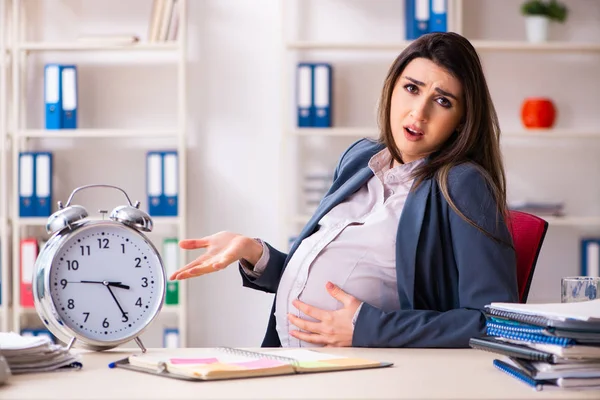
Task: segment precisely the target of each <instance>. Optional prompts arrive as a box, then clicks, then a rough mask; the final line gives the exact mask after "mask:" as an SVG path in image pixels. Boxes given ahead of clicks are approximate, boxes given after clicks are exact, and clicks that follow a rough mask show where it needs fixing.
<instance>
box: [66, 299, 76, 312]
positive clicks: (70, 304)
mask: <svg viewBox="0 0 600 400" xmlns="http://www.w3.org/2000/svg"><path fill="white" fill-rule="evenodd" d="M67 308H68V309H69V310H72V309H74V308H75V300H73V299H69V301H67Z"/></svg>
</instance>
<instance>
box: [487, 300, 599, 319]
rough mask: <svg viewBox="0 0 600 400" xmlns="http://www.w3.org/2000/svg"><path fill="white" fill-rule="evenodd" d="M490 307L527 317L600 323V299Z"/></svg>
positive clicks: (496, 304)
mask: <svg viewBox="0 0 600 400" xmlns="http://www.w3.org/2000/svg"><path fill="white" fill-rule="evenodd" d="M490 307H491V308H493V309H496V310H500V311H508V312H515V313H520V314H527V315H541V316H544V317H547V318H553V319H561V320H566V319H576V320H580V321H590V322H597V321H600V299H596V300H589V301H582V302H579V303H540V304H519V303H491V304H490Z"/></svg>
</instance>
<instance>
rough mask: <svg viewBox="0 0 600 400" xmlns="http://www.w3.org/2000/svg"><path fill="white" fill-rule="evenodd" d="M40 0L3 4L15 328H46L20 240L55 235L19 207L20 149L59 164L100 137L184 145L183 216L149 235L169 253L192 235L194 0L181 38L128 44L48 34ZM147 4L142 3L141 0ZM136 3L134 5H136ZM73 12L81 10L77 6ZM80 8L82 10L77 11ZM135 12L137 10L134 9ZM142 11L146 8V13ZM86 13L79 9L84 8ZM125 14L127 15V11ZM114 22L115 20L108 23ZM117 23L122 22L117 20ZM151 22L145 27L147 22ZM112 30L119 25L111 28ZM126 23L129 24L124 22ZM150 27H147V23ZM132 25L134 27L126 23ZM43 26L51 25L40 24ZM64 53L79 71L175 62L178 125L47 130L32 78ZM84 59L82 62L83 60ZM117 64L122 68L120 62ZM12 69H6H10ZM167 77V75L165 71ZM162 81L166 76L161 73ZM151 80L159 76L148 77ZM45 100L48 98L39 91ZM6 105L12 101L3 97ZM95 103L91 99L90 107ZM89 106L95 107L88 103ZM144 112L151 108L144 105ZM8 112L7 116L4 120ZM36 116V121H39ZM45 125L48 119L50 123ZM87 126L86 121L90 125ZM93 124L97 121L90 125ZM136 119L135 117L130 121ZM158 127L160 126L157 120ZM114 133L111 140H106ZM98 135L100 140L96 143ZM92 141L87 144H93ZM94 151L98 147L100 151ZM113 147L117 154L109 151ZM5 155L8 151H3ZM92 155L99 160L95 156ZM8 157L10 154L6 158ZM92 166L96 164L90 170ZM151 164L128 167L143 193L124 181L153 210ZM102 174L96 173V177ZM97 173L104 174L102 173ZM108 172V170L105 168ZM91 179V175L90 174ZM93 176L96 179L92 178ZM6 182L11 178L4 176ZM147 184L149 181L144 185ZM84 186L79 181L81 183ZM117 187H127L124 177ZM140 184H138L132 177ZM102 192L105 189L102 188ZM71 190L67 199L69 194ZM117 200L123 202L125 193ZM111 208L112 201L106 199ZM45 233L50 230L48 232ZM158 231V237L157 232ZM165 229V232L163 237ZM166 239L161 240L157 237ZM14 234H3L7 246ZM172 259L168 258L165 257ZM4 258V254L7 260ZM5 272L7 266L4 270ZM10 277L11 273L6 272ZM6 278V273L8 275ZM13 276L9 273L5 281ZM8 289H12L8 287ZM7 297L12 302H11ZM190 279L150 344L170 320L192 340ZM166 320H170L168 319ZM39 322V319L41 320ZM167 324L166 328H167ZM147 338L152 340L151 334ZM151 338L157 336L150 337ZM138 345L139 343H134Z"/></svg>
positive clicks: (161, 221)
mask: <svg viewBox="0 0 600 400" xmlns="http://www.w3.org/2000/svg"><path fill="white" fill-rule="evenodd" d="M33 1H34V0H0V2H2V4H5V3H7V4H8V3H10V6H11V7H10V9H11V12H10V15H7V16H6V19H7V20H10V21H11V23H12V25H11V26H12V29H11V32H10V33H11V35H10V37H11V40H10V42H9V43H8V46H9V50H10V52H11V54H13V55H14V57H12V58H11V61H10V62H11V65H10V67H11V68H10V69H11V74H10V76H9V77H8V78H7V79H10V81H11V83H12V85H11V86H12V87H11V90H10V92H9V91H8V89H6V86H2V91H1V92H2V94H1V95H2V96H4V98H6V99H7V100H8V101H9V103H10V104H11V113H10V121H11V125H10V127H9V128H4V127H5V125H4V124H2V128H0V129H2V131H1V132H2V133H3V135H2V138H3V142H2V143H3V144H4V139H8V141H9V142H10V144H11V145H10V147H9V153H8V155H9V157H8V158H9V160H10V168H9V170H10V174H9V173H7V172H6V171H7V170H6V169H4V170H2V172H3V174H4V175H2V176H3V177H7V178H10V182H11V184H10V185H9V186H8V187H7V188H6V189H7V191H6V192H5V193H9V196H3V198H4V197H9V198H10V204H9V209H8V212H7V215H8V216H9V219H10V221H11V222H12V223H11V225H10V229H8V230H6V233H5V234H6V235H7V236H10V238H11V243H12V246H11V247H10V248H9V249H8V251H7V252H3V254H6V253H10V256H11V257H10V264H8V263H6V264H5V265H10V266H11V267H10V268H6V269H5V270H8V271H10V272H11V274H10V281H11V284H10V285H6V284H4V286H5V287H6V286H9V287H10V289H11V291H10V292H11V295H10V299H11V304H12V307H11V308H10V313H3V315H6V316H5V317H3V318H5V319H6V321H5V324H6V325H7V326H8V327H10V329H11V330H13V331H16V332H19V331H21V329H23V328H29V327H35V328H40V327H41V326H40V325H39V321H37V320H36V318H37V317H36V312H35V309H33V308H25V307H22V306H21V302H20V273H19V271H20V239H21V238H22V237H24V236H27V235H28V236H35V237H37V238H38V239H39V240H46V239H47V238H48V235H47V234H45V230H44V229H43V228H44V227H45V226H46V223H47V218H46V217H21V216H20V214H19V198H18V166H19V165H18V159H19V153H20V152H22V151H28V150H31V149H33V150H36V151H37V150H43V151H54V150H56V151H57V153H56V155H55V156H54V160H53V161H54V164H55V165H56V163H57V158H58V157H61V156H64V155H65V154H66V155H70V154H73V153H77V152H78V151H79V149H80V148H82V149H83V148H89V147H90V146H92V147H93V146H95V143H102V145H103V147H101V146H98V147H99V148H102V149H104V148H109V149H112V148H115V149H116V148H119V147H123V146H124V143H126V146H129V147H128V148H127V151H128V152H129V148H131V149H132V150H133V151H137V154H141V153H145V152H146V151H149V150H156V149H157V148H158V149H161V148H167V149H170V150H176V151H177V154H178V165H177V167H178V181H177V188H178V215H177V216H175V217H159V216H152V220H153V222H154V229H153V232H152V233H150V234H148V237H149V239H150V240H151V241H153V243H154V245H155V246H156V248H157V249H158V250H159V252H161V254H162V238H163V237H177V238H184V237H186V236H187V220H188V218H187V201H186V199H187V193H186V190H187V183H186V182H187V173H186V165H187V150H186V146H187V121H186V119H187V87H188V85H187V31H188V27H187V22H188V21H187V15H188V3H189V1H188V0H177V1H176V7H177V8H178V27H177V38H176V39H175V40H173V39H170V40H169V41H152V40H144V41H137V42H134V43H130V44H120V43H114V42H111V41H108V40H107V41H97V42H92V43H90V42H79V41H76V40H63V39H61V40H55V38H51V39H48V38H46V37H45V35H44V32H41V34H40V32H37V31H35V29H36V26H34V24H35V22H32V19H31V18H32V15H36V14H35V12H39V10H36V9H35V7H37V6H33V5H32V4H31V3H32V2H33ZM115 4H117V3H114V2H113V3H112V5H111V4H109V3H103V4H100V3H95V4H93V5H94V6H96V7H104V9H103V14H102V15H103V16H104V11H107V12H108V11H110V10H111V9H113V11H114V12H117V13H120V12H123V10H120V8H121V7H114V5H115ZM138 4H142V2H138ZM144 4H147V6H146V5H144V7H148V8H147V10H148V13H147V14H144V15H147V21H148V23H150V22H151V18H150V11H151V7H152V5H153V1H152V0H148V1H147V2H144ZM56 6H58V7H69V5H68V4H66V3H65V2H62V1H56ZM132 7H133V6H132ZM69 11H73V10H69ZM76 11H77V10H75V13H76ZM129 11H130V12H131V9H130V10H129ZM140 15H141V14H140ZM76 17H77V18H79V17H80V16H79V15H76ZM122 17H123V16H122V15H121V14H119V18H122ZM52 23H54V21H51V20H48V21H46V24H52ZM108 24H109V25H110V24H111V22H108ZM113 25H114V23H113ZM147 26H148V25H146V27H144V28H143V29H147ZM111 29H115V28H114V27H111ZM118 29H122V27H121V28H118ZM139 29H142V28H139ZM139 29H138V31H139ZM126 30H127V29H126ZM32 31H33V32H34V33H38V37H36V38H34V39H32V38H31V37H30V36H32V35H31V32H32ZM40 31H43V29H41V28H40ZM139 33H140V35H139V36H143V34H144V33H145V32H143V31H140V32H139ZM143 53H154V54H155V56H153V57H152V58H149V59H148V60H146V59H144V58H143V57H139V56H138V55H139V54H143ZM121 54H130V55H131V56H130V57H127V58H126V59H124V58H123V57H118V56H117V55H121ZM55 58H57V59H60V60H64V59H68V60H69V61H70V62H69V63H70V64H76V65H80V66H79V68H78V70H79V71H78V75H81V73H84V72H85V68H86V67H90V66H93V67H94V68H95V71H94V72H96V73H98V74H101V73H102V72H103V69H102V68H103V67H104V66H105V65H106V62H105V61H106V60H109V61H110V62H111V63H112V65H111V68H113V69H114V68H119V69H120V68H122V69H123V70H125V69H135V68H139V67H144V68H153V67H154V66H156V65H162V64H167V65H168V66H169V68H171V70H172V72H173V74H174V78H173V82H174V83H173V88H172V89H173V93H174V99H173V101H172V108H173V110H172V111H171V115H173V117H174V123H173V124H172V126H168V127H166V128H152V127H144V126H140V127H136V126H129V127H125V128H118V127H117V128H114V127H104V126H102V123H101V122H98V121H92V123H87V124H81V123H78V126H79V125H81V127H78V129H61V130H46V129H40V128H39V123H37V122H35V121H36V118H35V117H36V116H35V115H31V111H29V109H30V107H27V105H28V104H30V103H31V102H32V101H37V98H36V99H33V100H32V99H31V98H30V96H31V94H30V91H28V87H27V85H28V84H31V83H30V82H31V81H32V79H33V78H35V76H32V75H33V74H32V71H35V69H34V68H35V67H36V66H37V67H38V70H39V68H40V66H41V65H43V64H44V62H54V61H53V60H54V59H55ZM80 62H81V64H79V63H80ZM115 65H116V67H115ZM3 71H4V68H3ZM159 78H160V76H159ZM157 81H158V80H157ZM80 82H81V80H79V83H78V86H79V88H78V92H79V94H78V97H79V101H78V103H79V104H78V107H79V108H80V109H79V110H78V113H79V120H80V121H81V117H82V114H84V113H85V112H86V109H85V108H82V107H80V106H81V103H82V101H81V98H82V95H81V94H82V93H83V92H84V91H85V90H86V89H85V87H82V86H81V83H80ZM148 85H149V86H151V83H149V84H148ZM118 89H122V90H127V86H125V87H119V88H118ZM39 99H40V101H42V100H41V99H42V97H39ZM2 104H5V102H2ZM90 106H93V104H91V105H90V104H88V105H87V107H90ZM88 111H91V110H89V109H88ZM142 112H143V111H142ZM1 117H2V115H0V120H2V121H3V119H2V118H1ZM32 121H34V122H32ZM42 125H43V122H42ZM84 125H85V126H84ZM90 125H91V126H90ZM130 125H131V124H130ZM151 126H152V125H151ZM105 139H108V140H105ZM94 141H95V142H94ZM86 146H87V147H86ZM93 153H94V152H92V154H93ZM109 154H110V153H109ZM93 155H94V156H95V154H93ZM102 156H106V154H100V150H99V151H98V155H97V157H99V159H100V157H102ZM3 160H5V158H3ZM90 161H92V160H90ZM3 162H4V161H3ZM94 165H95V164H94V162H89V163H88V162H87V160H86V162H84V163H83V164H78V165H76V168H77V169H81V171H78V173H79V174H80V175H84V178H85V177H87V176H88V173H87V172H86V169H85V168H94ZM89 171H90V172H92V170H89ZM145 171H146V165H145V163H144V164H140V165H138V166H137V167H136V166H134V168H132V169H131V170H130V171H127V174H128V175H130V179H129V180H126V181H127V182H135V183H137V186H139V187H142V186H143V188H144V190H143V192H142V193H140V191H139V190H138V193H140V194H141V195H140V194H132V190H129V188H128V187H127V186H124V187H122V188H123V189H124V190H125V191H126V192H127V193H128V195H129V196H130V197H131V199H132V200H133V201H135V200H139V201H141V209H144V210H146V211H147V207H148V204H146V203H147V197H146V195H145V193H146V192H145V181H146V172H145ZM109 172H110V174H113V175H114V174H117V175H122V174H119V173H118V172H117V171H115V170H113V171H109ZM59 174H60V171H57V168H56V167H55V168H54V171H53V177H52V178H53V180H54V183H56V181H57V180H59V179H60V178H61V176H59ZM93 175H94V174H90V176H93ZM96 175H97V174H96ZM101 176H104V175H101ZM86 179H87V178H86ZM90 179H91V178H90ZM102 179H106V180H110V181H111V182H97V181H94V182H86V183H85V184H90V183H112V179H114V178H113V177H110V176H109V175H106V178H102ZM2 182H3V183H2V184H3V185H4V182H6V180H5V179H2ZM141 183H143V184H141ZM53 186H54V188H55V190H54V193H53V194H52V205H53V207H52V211H53V212H54V211H55V210H56V202H57V201H58V200H61V201H62V202H63V203H64V202H65V201H66V197H65V196H68V195H69V194H70V193H71V191H72V190H73V189H75V186H74V187H70V186H69V187H64V186H63V187H62V188H61V191H60V193H57V191H56V187H57V186H56V185H55V184H53ZM76 186H79V185H76ZM117 186H120V185H118V184H117ZM132 186H135V185H133V183H132ZM134 191H135V188H134ZM100 193H101V192H100ZM63 197H65V198H63ZM117 201H123V199H119V200H117ZM120 204H123V203H117V204H113V203H112V201H111V202H110V203H108V204H107V205H106V207H108V209H109V210H110V209H112V207H116V206H118V205H120ZM82 205H83V206H84V207H86V208H88V205H87V204H85V202H84V201H82ZM103 207H104V205H103ZM88 211H89V212H90V217H91V218H100V216H98V215H96V213H95V211H96V210H93V209H89V208H88ZM40 232H43V234H40ZM157 235H158V236H157ZM161 235H162V236H161ZM157 238H160V239H157ZM5 242H6V241H5V240H3V241H2V243H3V246H4V243H5ZM178 256H179V263H180V264H181V263H185V262H186V261H185V260H186V257H187V254H186V253H185V252H184V251H181V250H180V251H179V254H178ZM163 258H164V257H163ZM3 261H4V260H3ZM3 274H5V272H4V271H3ZM3 277H4V275H3ZM3 280H4V279H3ZM5 282H6V283H8V280H6V281H5ZM3 293H4V290H3ZM3 304H4V302H3ZM187 315H188V312H187V284H186V282H180V283H179V303H178V304H177V305H166V304H165V305H163V308H162V311H161V315H160V316H159V317H158V318H157V320H155V321H154V322H153V324H152V325H151V326H150V328H149V329H147V330H146V331H145V332H144V333H143V334H142V338H143V340H144V341H145V344H146V346H148V347H160V346H161V345H162V340H163V331H162V329H163V327H164V328H177V329H178V331H179V347H186V346H187V331H188V321H187ZM165 324H166V325H165ZM33 325H35V326H33ZM159 331H160V332H159ZM144 338H145V339H144ZM148 338H150V341H148ZM130 345H131V346H135V343H133V342H132V343H130V344H128V345H127V347H129V346H130Z"/></svg>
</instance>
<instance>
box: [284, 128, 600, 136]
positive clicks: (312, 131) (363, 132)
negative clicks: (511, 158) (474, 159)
mask: <svg viewBox="0 0 600 400" xmlns="http://www.w3.org/2000/svg"><path fill="white" fill-rule="evenodd" d="M291 133H292V134H293V135H296V136H340V137H357V138H358V137H369V138H376V137H378V136H379V132H378V130H377V128H369V127H357V128H343V127H341V128H296V129H293V130H292V131H291ZM501 136H502V137H507V138H535V139H600V130H598V131H596V132H594V131H582V130H578V129H530V130H506V131H503V132H502V134H501Z"/></svg>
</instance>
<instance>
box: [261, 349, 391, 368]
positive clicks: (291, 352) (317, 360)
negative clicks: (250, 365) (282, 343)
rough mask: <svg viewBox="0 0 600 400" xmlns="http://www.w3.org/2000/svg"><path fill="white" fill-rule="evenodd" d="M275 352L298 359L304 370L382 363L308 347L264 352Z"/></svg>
mask: <svg viewBox="0 0 600 400" xmlns="http://www.w3.org/2000/svg"><path fill="white" fill-rule="evenodd" d="M262 353H267V354H274V355H278V356H281V357H287V358H292V359H294V360H296V367H299V368H301V369H303V370H311V371H316V370H322V371H327V370H335V369H350V368H359V367H361V368H366V367H369V366H376V365H381V363H380V362H379V361H375V360H367V359H363V358H354V357H347V356H339V355H335V354H329V353H321V352H319V351H315V350H308V349H286V350H278V351H270V352H262Z"/></svg>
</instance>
